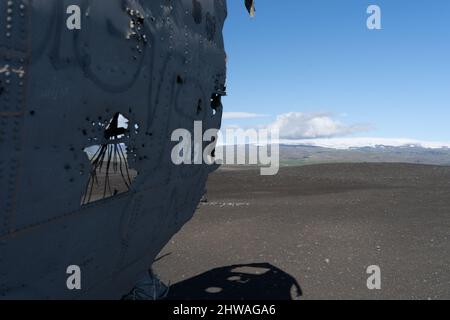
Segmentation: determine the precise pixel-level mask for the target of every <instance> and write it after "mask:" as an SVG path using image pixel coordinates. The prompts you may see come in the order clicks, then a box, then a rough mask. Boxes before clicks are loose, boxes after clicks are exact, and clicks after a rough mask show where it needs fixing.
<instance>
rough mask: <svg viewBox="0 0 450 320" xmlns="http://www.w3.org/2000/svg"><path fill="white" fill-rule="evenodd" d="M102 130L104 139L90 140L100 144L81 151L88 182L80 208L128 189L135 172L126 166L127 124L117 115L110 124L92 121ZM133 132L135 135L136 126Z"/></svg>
mask: <svg viewBox="0 0 450 320" xmlns="http://www.w3.org/2000/svg"><path fill="white" fill-rule="evenodd" d="M92 125H93V126H97V127H98V128H99V129H101V130H102V131H103V134H104V136H103V138H102V139H99V138H94V139H91V140H92V141H93V142H95V141H97V142H99V141H101V143H99V144H94V145H91V146H89V147H87V148H85V149H84V152H85V153H86V154H87V156H88V158H89V160H90V162H91V169H90V174H89V180H88V183H87V185H86V188H85V191H84V194H83V196H82V199H81V204H82V205H87V204H89V203H92V202H96V201H99V200H103V199H107V198H111V197H114V196H117V195H119V194H122V193H125V192H128V191H129V190H130V187H131V184H132V183H133V180H134V179H135V178H136V176H137V172H136V171H135V170H133V169H132V168H130V166H129V147H128V146H127V141H128V139H129V133H130V129H129V121H128V119H127V118H126V117H124V116H123V115H122V114H121V113H116V114H115V115H114V116H113V117H112V118H111V119H110V120H109V121H107V122H105V123H102V122H93V123H92ZM132 130H134V133H137V132H138V130H139V126H138V125H137V124H136V125H134V126H133V128H132Z"/></svg>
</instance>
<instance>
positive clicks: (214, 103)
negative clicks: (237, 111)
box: [211, 93, 222, 115]
mask: <svg viewBox="0 0 450 320" xmlns="http://www.w3.org/2000/svg"><path fill="white" fill-rule="evenodd" d="M221 107H222V96H221V95H220V94H218V93H214V94H213V95H212V96H211V109H212V110H213V115H215V114H216V113H217V111H218V110H219V109H220V108H221Z"/></svg>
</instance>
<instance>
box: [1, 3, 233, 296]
mask: <svg viewBox="0 0 450 320" xmlns="http://www.w3.org/2000/svg"><path fill="white" fill-rule="evenodd" d="M70 5H78V6H79V7H80V8H81V13H82V16H81V29H80V30H70V29H69V28H68V27H67V25H66V20H67V18H68V17H69V15H68V14H67V12H66V9H67V7H68V6H70ZM225 18H226V3H225V0H201V1H200V0H172V1H171V0H161V1H156V0H4V1H0V299H13V298H27V299H33V298H44V299H52V298H57V299H79V298H83V299H91V298H101V299H109V298H112V299H115V298H120V297H121V296H122V295H123V294H125V293H127V292H128V291H129V290H130V289H131V288H132V287H133V285H134V283H135V282H136V281H137V280H138V279H139V278H140V275H141V274H142V273H144V272H146V270H148V268H149V267H150V266H151V264H152V262H153V260H154V259H155V257H156V255H157V254H158V253H159V252H160V250H161V249H162V247H163V246H164V245H165V244H166V243H167V242H168V240H169V239H170V238H171V237H172V236H173V235H174V234H175V233H176V232H177V231H178V230H179V229H180V228H181V227H182V226H183V224H185V223H186V222H187V221H188V220H189V219H190V218H191V217H192V215H193V214H194V211H195V209H196V206H197V205H198V202H199V200H200V198H201V196H202V195H203V192H204V187H205V183H206V179H207V176H208V173H209V172H210V171H211V170H212V168H211V167H208V166H206V165H185V166H176V165H174V164H172V161H171V158H170V156H171V149H172V147H173V146H174V144H175V142H171V141H170V135H171V133H172V131H173V130H175V129H176V128H186V129H189V130H192V128H193V126H194V121H195V120H202V121H203V130H207V129H210V128H220V125H221V117H222V107H221V105H220V106H219V107H217V101H216V102H215V106H214V107H215V109H214V110H213V108H211V105H210V104H211V102H210V101H211V97H212V96H214V95H216V96H217V95H218V96H220V95H223V94H224V91H225V74H226V70H225V59H226V58H225V52H224V45H223V38H222V27H223V23H224V20H225ZM216 100H217V99H216ZM118 112H120V113H121V114H122V115H124V116H125V117H126V118H128V119H129V127H131V128H136V129H135V130H134V129H133V130H132V132H130V133H129V134H127V136H126V137H125V138H124V139H125V140H124V143H126V145H127V147H128V162H129V165H130V167H131V168H132V169H134V170H136V171H137V172H138V175H137V177H136V179H135V180H134V181H133V183H132V185H131V187H130V189H129V191H128V192H126V193H123V194H119V195H116V196H112V197H109V198H107V199H103V200H99V201H96V202H92V203H89V204H86V205H82V204H80V203H81V201H80V199H81V197H82V195H83V192H84V191H85V187H86V184H87V182H88V180H89V175H90V167H91V164H90V161H89V159H88V157H87V156H86V153H85V152H84V151H83V150H84V149H85V148H87V147H89V146H92V145H95V144H96V143H95V142H96V141H101V140H102V139H104V131H103V130H102V129H101V127H98V126H95V123H96V122H101V123H103V122H105V121H108V119H111V117H113V116H114V114H115V113H118ZM93 124H94V125H93ZM69 265H78V266H80V268H81V272H82V289H81V290H68V288H67V286H66V280H67V277H68V275H67V274H66V268H67V267H68V266H69Z"/></svg>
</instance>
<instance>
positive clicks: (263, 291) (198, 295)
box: [167, 263, 302, 300]
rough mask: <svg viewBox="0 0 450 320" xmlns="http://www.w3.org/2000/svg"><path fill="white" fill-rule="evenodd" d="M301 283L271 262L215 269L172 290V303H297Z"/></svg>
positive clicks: (171, 288)
mask: <svg viewBox="0 0 450 320" xmlns="http://www.w3.org/2000/svg"><path fill="white" fill-rule="evenodd" d="M301 295H302V290H301V288H300V285H299V284H298V283H297V280H295V278H293V277H292V276H291V275H289V274H287V273H286V272H284V271H282V270H280V269H278V268H277V267H275V266H273V265H271V264H269V263H252V264H242V265H232V266H228V267H222V268H216V269H212V270H210V271H208V272H205V273H202V274H200V275H198V276H196V277H193V278H190V279H188V280H185V281H181V282H179V283H176V284H174V285H172V286H171V287H170V291H169V295H168V297H167V299H168V300H295V299H299V297H300V296H301Z"/></svg>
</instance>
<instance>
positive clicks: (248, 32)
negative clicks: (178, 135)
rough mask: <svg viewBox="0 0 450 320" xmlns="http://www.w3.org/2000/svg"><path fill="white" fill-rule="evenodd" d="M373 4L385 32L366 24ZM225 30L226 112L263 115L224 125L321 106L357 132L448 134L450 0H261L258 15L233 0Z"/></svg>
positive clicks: (448, 137)
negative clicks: (226, 58)
mask: <svg viewBox="0 0 450 320" xmlns="http://www.w3.org/2000/svg"><path fill="white" fill-rule="evenodd" d="M371 4H376V5H378V6H380V8H381V10H382V30H368V29H367V27H366V20H367V17H368V14H367V13H366V9H367V7H368V6H369V5H371ZM224 35H225V44H226V51H227V55H228V83H227V85H228V89H227V91H228V97H226V98H225V99H224V105H225V111H226V112H248V113H257V114H262V115H266V116H265V117H254V118H248V119H226V120H225V121H224V124H225V125H239V126H242V127H251V126H258V125H268V124H270V123H272V122H274V121H275V119H276V117H277V115H280V114H284V113H288V112H302V113H307V114H311V113H312V114H315V113H325V114H326V115H325V116H326V117H328V118H330V119H332V121H336V123H339V124H341V125H343V126H347V125H348V126H350V127H352V126H355V127H356V128H360V129H357V130H354V131H352V130H350V132H352V135H351V136H356V137H357V136H370V137H382V138H412V139H420V140H438V141H450V125H449V121H450V1H448V0H427V1H425V0H410V1H406V0H388V1H376V0H374V1H362V0H341V1H339V0H285V1H273V0H256V18H254V19H251V18H250V17H249V16H248V15H247V12H246V11H245V9H244V6H243V0H229V1H228V20H227V21H226V25H225V30H224ZM228 115H229V116H228V117H227V118H230V117H231V118H236V117H233V116H230V114H228ZM297 119H298V117H297ZM344 131H345V130H344ZM345 132H346V133H348V132H349V131H345ZM339 135H340V133H339V132H338V133H337V134H336V136H339ZM299 138H302V137H299Z"/></svg>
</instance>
